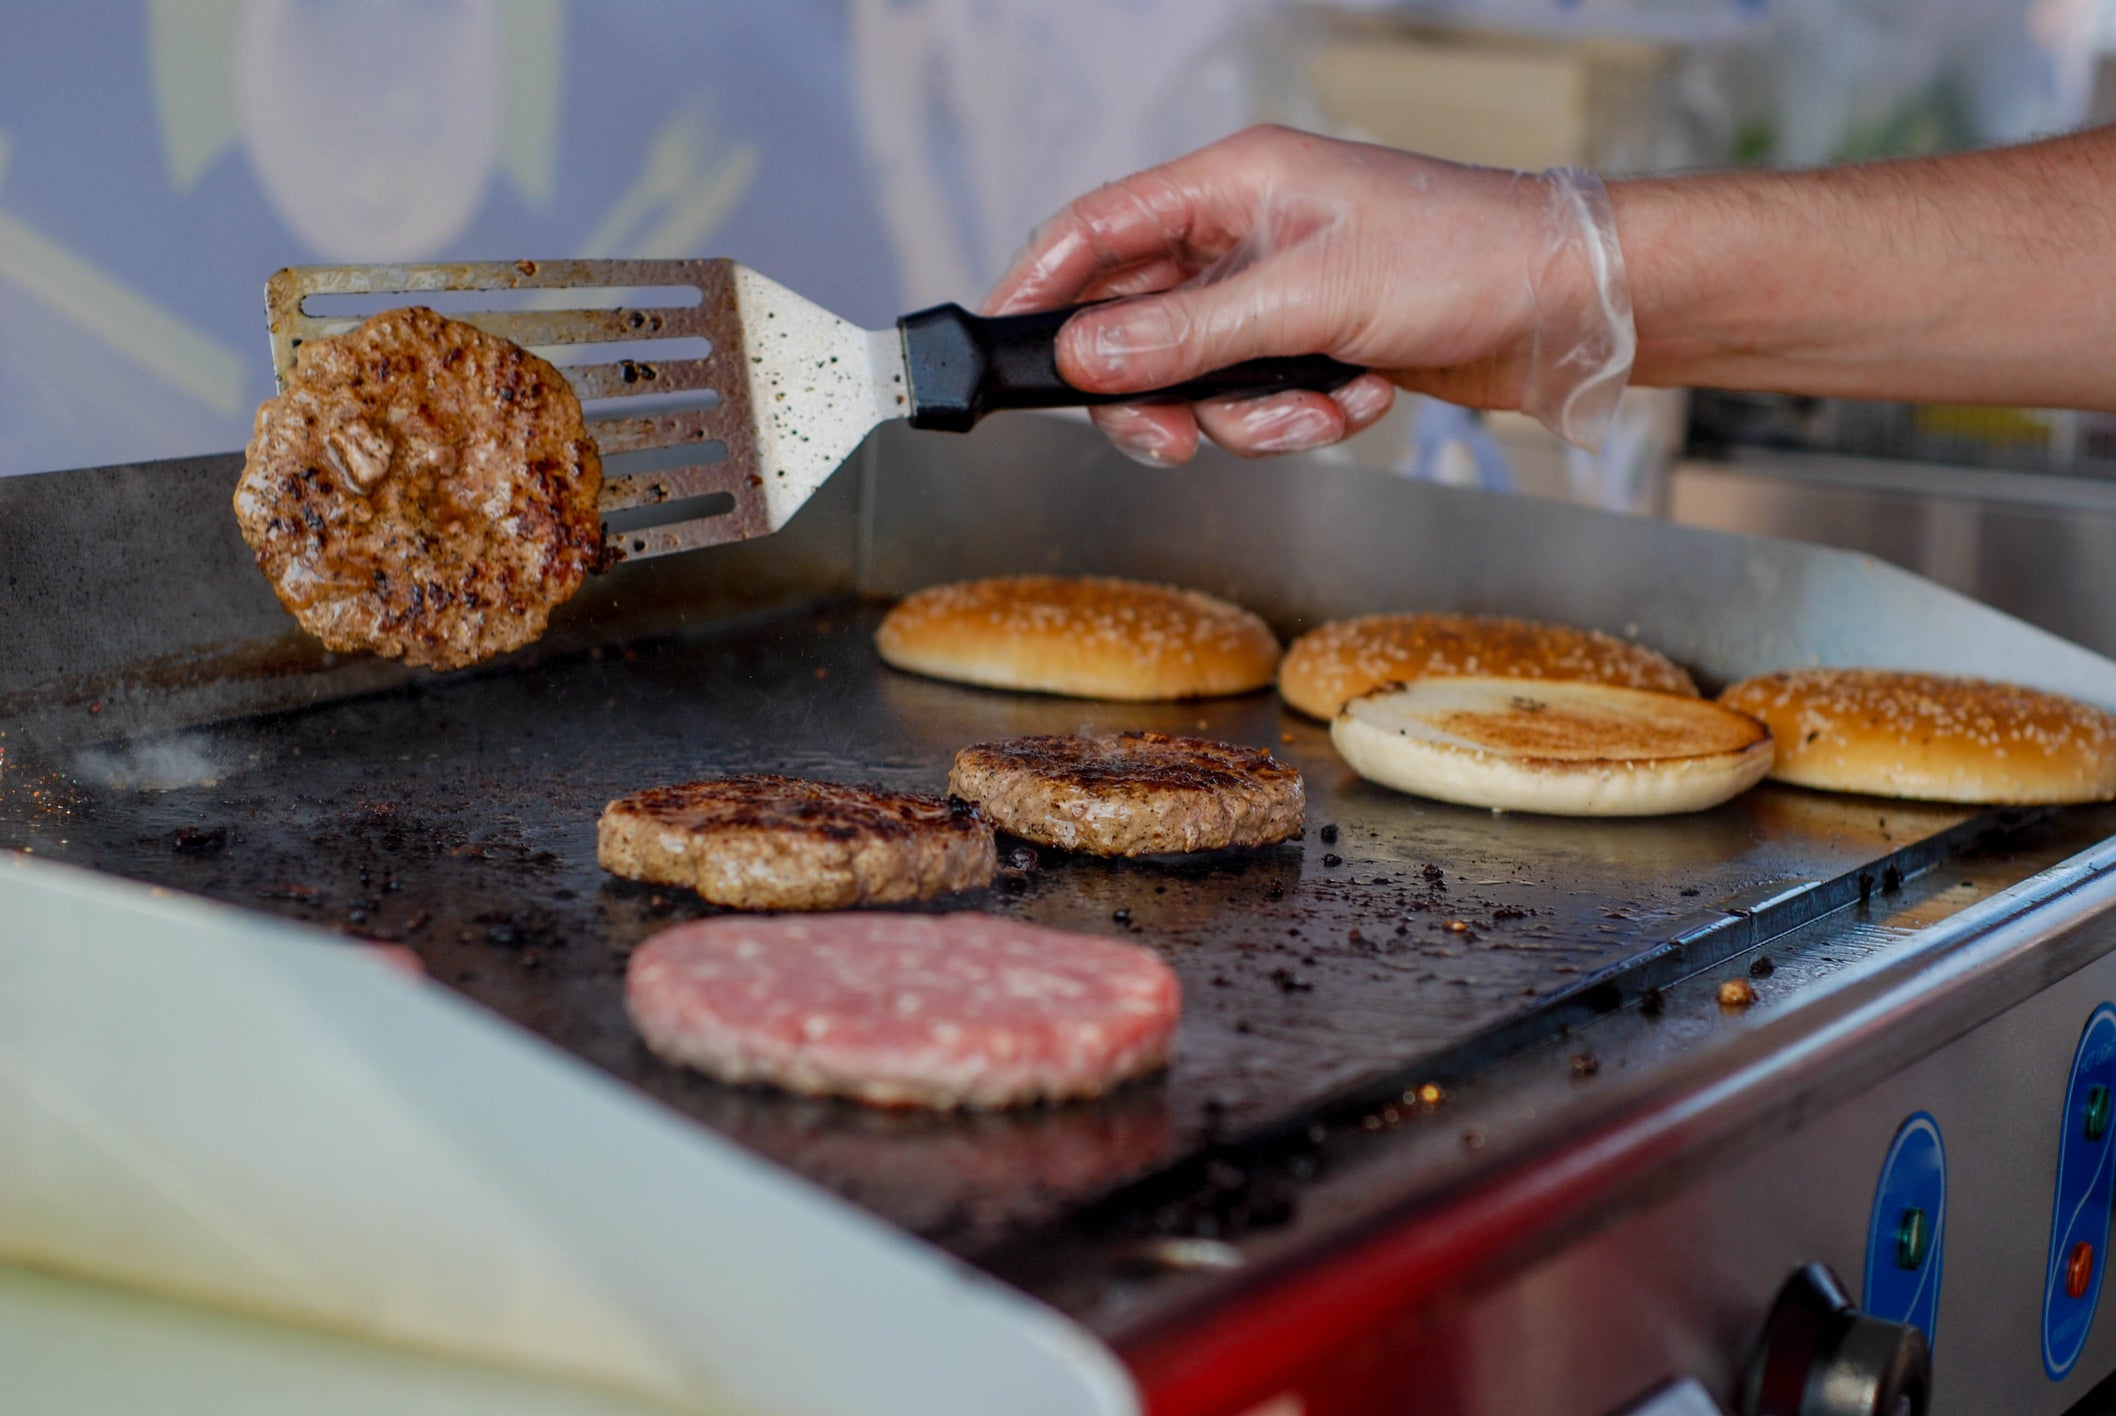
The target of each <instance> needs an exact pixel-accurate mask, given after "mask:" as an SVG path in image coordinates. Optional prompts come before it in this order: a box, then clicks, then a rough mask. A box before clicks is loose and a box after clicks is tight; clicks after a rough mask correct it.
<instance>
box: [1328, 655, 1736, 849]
mask: <svg viewBox="0 0 2116 1416" xmlns="http://www.w3.org/2000/svg"><path fill="white" fill-rule="evenodd" d="M1330 741H1331V742H1333V743H1335V744H1336V745H1337V750H1338V752H1339V754H1341V755H1342V756H1343V757H1344V759H1345V761H1346V762H1347V763H1349V764H1350V765H1351V768H1352V770H1353V771H1355V772H1357V773H1358V774H1359V775H1360V776H1362V777H1365V778H1366V779H1367V780H1368V781H1371V782H1379V783H1380V784H1381V785H1383V786H1385V787H1394V788H1395V789H1396V790H1398V791H1402V792H1411V793H1413V794H1415V795H1418V796H1426V797H1434V798H1436V799H1438V800H1440V801H1452V802H1459V803H1461V804H1462V805H1464V806H1485V807H1491V808H1493V809H1494V810H1503V811H1538V812H1544V813H1547V814H1549V815H1553V816H1661V815H1667V814H1671V813H1675V812H1683V811H1702V810H1704V809H1705V808H1707V807H1712V806H1717V805H1719V803H1721V802H1723V801H1725V800H1727V799H1728V798H1729V797H1732V796H1736V795H1738V794H1739V793H1741V792H1744V791H1747V790H1748V789H1749V788H1750V787H1752V786H1754V785H1755V784H1756V783H1757V782H1758V781H1760V780H1761V779H1762V777H1763V774H1764V773H1765V772H1767V771H1769V770H1770V766H1771V735H1770V733H1769V731H1768V730H1766V729H1765V728H1764V726H1763V724H1761V723H1759V722H1757V721H1756V720H1755V719H1754V718H1750V717H1747V716H1745V715H1744V714H1741V713H1737V712H1734V711H1732V710H1730V709H1727V708H1722V707H1720V706H1719V705H1718V704H1716V703H1711V702H1707V701H1706V700H1705V699H1702V698H1694V697H1692V698H1685V697H1681V696H1679V695H1676V694H1671V693H1659V692H1652V691H1649V690H1645V689H1636V688H1617V687H1613V686H1611V685H1609V684H1597V683H1572V682H1566V681H1564V680H1555V679H1545V680H1535V679H1508V678H1440V677H1429V678H1421V679H1418V680H1416V681H1415V682H1412V683H1409V684H1402V685H1395V686H1391V687H1387V688H1381V689H1377V690H1375V691H1374V692H1372V693H1369V694H1366V695H1364V696H1362V697H1359V698H1355V699H1353V700H1352V701H1351V702H1350V703H1347V704H1346V705H1345V707H1344V711H1343V712H1341V713H1339V714H1338V715H1337V717H1336V718H1335V719H1334V720H1333V721H1332V722H1331V724H1330Z"/></svg>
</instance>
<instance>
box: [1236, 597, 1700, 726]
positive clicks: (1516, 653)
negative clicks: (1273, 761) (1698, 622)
mask: <svg viewBox="0 0 2116 1416" xmlns="http://www.w3.org/2000/svg"><path fill="white" fill-rule="evenodd" d="M1428 674H1448V675H1489V676H1491V677H1494V678H1529V679H1565V680H1571V681H1577V682H1580V683H1611V684H1616V685H1617V686H1619V687H1621V688H1651V689H1658V690H1659V691H1661V692H1663V693H1682V694H1688V695H1691V696H1693V697H1694V696H1695V695H1696V693H1697V685H1696V684H1694V683H1692V682H1691V681H1690V676H1689V675H1688V674H1686V673H1684V672H1683V671H1682V670H1681V669H1680V668H1679V667H1677V666H1676V665H1675V664H1674V663H1673V662H1671V661H1670V660H1668V659H1666V658H1664V657H1663V656H1661V655H1659V654H1656V653H1654V652H1653V651H1652V650H1651V649H1648V648H1646V647H1645V646H1644V645H1641V644H1632V643H1629V642H1627V641H1625V640H1622V639H1618V638H1617V637H1616V636H1615V635H1613V634H1603V633H1601V632H1600V631H1599V630H1592V629H1572V628H1570V627H1568V626H1566V625H1561V624H1537V623H1536V622H1534V621H1533V620H1519V619H1505V618H1502V617H1500V616H1497V615H1361V616H1360V617H1359V618H1357V619H1343V620H1332V621H1331V622H1330V623H1328V624H1325V625H1319V626H1317V627H1316V628H1314V629H1311V630H1309V631H1308V632H1307V633H1306V634H1303V635H1302V636H1301V637H1300V638H1298V639H1296V640H1294V641H1293V647H1292V648H1290V649H1288V650H1287V651H1286V658H1285V661H1284V662H1283V663H1281V664H1280V665H1279V670H1278V691H1279V694H1280V696H1281V697H1283V698H1284V699H1285V700H1286V702H1288V703H1290V704H1292V705H1293V706H1294V707H1295V708H1298V709H1299V710H1300V711H1301V712H1303V713H1306V714H1307V715H1308V716H1309V717H1311V718H1334V717H1336V716H1337V710H1338V709H1340V708H1342V707H1344V706H1345V704H1346V703H1348V702H1350V701H1351V700H1352V699H1354V698H1357V697H1358V696H1359V695H1360V694H1362V693H1370V692H1372V691H1373V690H1374V689H1377V688H1379V687H1381V686H1382V685H1383V684H1388V683H1409V682H1410V681H1411V680H1413V679H1418V678H1423V677H1425V676H1426V675H1428Z"/></svg>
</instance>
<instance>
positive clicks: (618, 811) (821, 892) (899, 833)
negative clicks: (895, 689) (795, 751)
mask: <svg viewBox="0 0 2116 1416" xmlns="http://www.w3.org/2000/svg"><path fill="white" fill-rule="evenodd" d="M596 857H597V858H598V859H599V860H600V861H601V862H602V867H603V869H605V870H607V871H610V872H611V873H613V874H616V875H627V876H630V877H631V878H633V879H634V880H650V881H653V882H655V883H656V884H662V885H687V886H689V887H690V888H691V889H693V890H696V891H697V892H698V893H699V894H701V895H703V896H705V898H706V899H708V900H711V901H712V902H713V903H714V904H716V905H727V906H729V907H731V908H733V909H738V910H842V909H850V908H852V907H854V906H856V905H882V904H896V903H901V902H903V901H906V900H929V899H931V898H933V897H934V896H935V895H942V894H946V893H947V892H949V891H951V890H971V889H975V888H977V887H978V886H980V885H988V884H990V883H991V880H992V873H993V871H994V870H996V869H997V868H998V858H997V855H996V853H995V851H994V849H993V845H992V828H991V827H990V826H988V825H986V824H985V822H984V820H983V818H981V817H980V816H979V815H978V814H977V811H976V810H975V809H974V808H972V807H971V806H969V805H968V804H966V803H964V802H961V801H943V800H942V799H941V798H939V797H929V796H915V795H912V794H910V793H908V792H884V791H872V790H869V789H867V788H864V787H847V786H840V785H839V784H837V783H836V782H806V781H802V780H800V779H799V778H796V777H777V776H773V775H771V774H770V773H764V772H758V773H751V774H749V775H747V776H739V777H719V778H715V779H713V780H711V781H704V782H684V783H681V784H680V785H677V786H671V787H649V788H648V789H647V790H645V791H643V792H634V793H632V795H630V796H628V797H623V798H621V799H619V800H617V801H613V802H611V803H610V804H609V805H608V806H606V807H604V808H603V813H602V820H601V822H600V823H599V825H598V827H597V830H596Z"/></svg>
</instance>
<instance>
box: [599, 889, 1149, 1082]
mask: <svg viewBox="0 0 2116 1416" xmlns="http://www.w3.org/2000/svg"><path fill="white" fill-rule="evenodd" d="M625 1006H626V1007H627V1008H628V1009H629V1010H630V1012H631V1014H632V1021H633V1022H634V1023H636V1024H637V1025H638V1027H639V1032H640V1035H641V1036H642V1037H643V1038H645V1039H646V1044H647V1046H648V1047H650V1048H652V1049H653V1050H654V1051H655V1052H656V1053H657V1054H659V1055H660V1056H662V1057H664V1058H667V1059H668V1060H669V1061H671V1062H680V1063H685V1064H687V1065H689V1066H692V1067H696V1068H698V1069H699V1070H701V1071H704V1072H707V1073H710V1074H711V1075H713V1076H715V1077H718V1078H720V1079H722V1080H723V1081H729V1082H768V1083H770V1084H772V1085H774V1086H780V1087H785V1088H787V1089H788V1090H791V1091H797V1092H806V1093H810V1094H814V1095H824V1094H829V1095H839V1096H851V1097H857V1098H859V1099H860V1100H862V1101H868V1102H875V1103H878V1104H881V1105H884V1106H930V1107H938V1108H951V1107H958V1106H1017V1105H1021V1104H1024V1103H1028V1102H1035V1101H1063V1100H1067V1099H1070V1098H1074V1097H1089V1096H1099V1095H1100V1094H1102V1093H1103V1092H1106V1091H1108V1090H1109V1089H1110V1088H1112V1087H1114V1086H1116V1085H1117V1084H1118V1083H1120V1082H1122V1081H1124V1080H1126V1079H1127V1078H1130V1077H1136V1076H1139V1075H1141V1074H1142V1073H1145V1072H1150V1071H1153V1070H1155V1069H1156V1068H1158V1067H1160V1066H1161V1065H1163V1063H1165V1062H1166V1061H1167V1059H1168V1049H1169V1045H1170V1042H1171V1041H1172V1040H1173V1039H1174V1037H1175V1031H1176V1020H1177V1017H1178V1015H1179V1013H1180V1011H1181V1007H1182V998H1181V990H1180V988H1179V987H1178V985H1177V983H1176V976H1175V973H1174V971H1173V970H1171V969H1170V968H1169V967H1168V965H1167V964H1165V963H1163V962H1162V961H1161V959H1160V958H1159V956H1157V955H1155V954H1154V953H1152V952H1151V951H1149V950H1146V949H1141V948H1139V947H1138V946H1136V945H1132V944H1123V943H1118V942H1117V941H1115V940H1109V939H1099V938H1096V937H1094V936H1091V935H1083V934H1068V933H1065V932H1063V931H1061V930H1056V929H1045V928H1042V927H1040V926H1038V925H1031V924H1020V923H1017V922H1015V921H1013V920H1005V919H994V918H992V917H991V916H988V915H978V914H953V915H916V914H850V915H837V916H832V917H830V918H823V919H816V918H799V917H782V918H776V919H741V918H722V919H708V920H698V921H694V922H693V923H690V924H682V925H678V926H676V927H675V928H674V929H668V930H664V931H662V932H661V933H660V934H657V935H655V936H654V937H653V938H651V939H649V940H647V942H646V943H645V944H643V945H641V946H640V947H639V949H638V950H637V951H635V952H634V953H633V955H632V961H631V965H630V967H629V968H628V969H627V970H626V974H625Z"/></svg>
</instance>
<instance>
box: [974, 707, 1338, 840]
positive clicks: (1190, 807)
mask: <svg viewBox="0 0 2116 1416" xmlns="http://www.w3.org/2000/svg"><path fill="white" fill-rule="evenodd" d="M948 790H949V791H950V792H953V793H954V794H955V795H956V796H959V797H962V798H963V799H964V800H966V801H973V802H975V803H977V806H978V809H979V810H980V811H982V812H983V813H984V814H985V817H986V819H987V820H989V821H991V823H992V824H993V825H994V826H997V827H998V828H999V829H1000V830H1002V831H1011V832H1012V833H1013V834H1015V835H1017V836H1020V837H1022V838H1023V839H1024V840H1030V841H1036V842H1038V843H1040V844H1042V845H1047V846H1057V847H1059V848H1060V849H1062V850H1069V851H1085V852H1087V853H1088V854H1090V855H1110V856H1132V855H1154V854H1158V853H1160V852H1163V851H1203V850H1214V849H1217V848H1219V847H1222V846H1268V845H1271V844H1273V843H1275V842H1278V841H1283V840H1286V839H1287V838H1289V837H1292V836H1297V835H1299V834H1300V831H1301V822H1302V819H1303V817H1304V816H1305V814H1306V811H1307V793H1306V790H1305V789H1304V788H1303V786H1302V784H1301V779H1300V773H1298V772H1296V771H1295V770H1293V768H1291V767H1289V766H1287V765H1286V764H1285V763H1283V762H1280V761H1278V760H1277V759H1276V758H1274V757H1272V755H1271V754H1270V753H1268V752H1266V751H1264V750H1263V749H1262V748H1255V747H1241V746H1237V745H1236V744H1234V743H1228V742H1207V741H1205V740H1204V739H1203V738H1186V737H1170V736H1168V735H1167V734H1165V733H1118V734H1117V735H1116V736H1114V737H1023V738H1011V739H1009V740H1007V741H1005V742H987V743H979V744H978V745H976V746H975V747H966V748H964V749H963V750H962V751H960V752H958V753H956V754H955V767H954V770H952V771H951V772H949V774H948Z"/></svg>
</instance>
